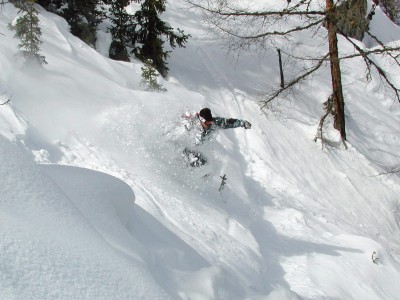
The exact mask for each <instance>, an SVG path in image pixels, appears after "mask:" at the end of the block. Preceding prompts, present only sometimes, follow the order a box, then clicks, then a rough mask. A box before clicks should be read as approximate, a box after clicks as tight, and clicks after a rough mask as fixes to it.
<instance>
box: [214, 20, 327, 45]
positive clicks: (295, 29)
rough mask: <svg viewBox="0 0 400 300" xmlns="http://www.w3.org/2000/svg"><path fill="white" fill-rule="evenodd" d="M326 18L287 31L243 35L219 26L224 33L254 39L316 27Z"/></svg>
mask: <svg viewBox="0 0 400 300" xmlns="http://www.w3.org/2000/svg"><path fill="white" fill-rule="evenodd" d="M324 20H325V19H318V20H317V21H315V22H311V23H308V24H306V25H304V26H297V27H295V28H291V29H289V30H286V31H270V32H263V33H261V34H258V35H254V36H241V35H238V34H235V33H233V32H231V31H229V30H226V29H224V28H221V27H218V29H220V30H221V31H223V32H224V33H227V34H230V35H232V36H234V37H236V38H239V39H244V40H252V39H260V38H264V37H267V36H270V35H274V36H279V35H281V36H284V35H288V34H291V33H293V32H297V31H302V30H307V29H310V28H311V27H314V26H316V25H318V24H320V23H322V22H324Z"/></svg>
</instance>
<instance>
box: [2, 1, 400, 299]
mask: <svg viewBox="0 0 400 300" xmlns="http://www.w3.org/2000/svg"><path fill="white" fill-rule="evenodd" d="M17 15H18V10H17V9H15V8H14V7H13V6H12V5H11V4H6V5H5V6H3V7H2V9H1V11H0V32H1V33H2V34H3V35H1V36H0V49H1V51H0V69H1V72H0V95H2V96H1V103H3V102H5V100H7V99H8V98H10V97H11V101H10V102H9V103H8V104H5V105H1V106H0V253H1V254H0V299H24V300H26V299H119V300H120V299H269V300H272V299H274V300H275V299H279V300H280V299H385V300H389V299H399V298H398V297H399V295H400V285H399V282H400V242H399V233H400V202H399V201H400V198H399V195H400V178H399V173H395V174H391V173H389V174H383V173H385V172H386V171H388V170H393V169H396V168H397V169H398V168H399V166H400V154H399V153H400V126H399V124H400V103H398V102H397V100H396V99H395V98H394V96H393V94H392V93H391V92H390V90H387V89H385V88H382V83H381V81H380V80H379V78H378V77H377V76H376V74H373V75H374V78H373V80H372V81H371V82H370V83H369V84H366V83H365V66H364V64H363V61H362V60H361V59H353V60H346V61H344V62H343V63H342V71H343V85H344V93H345V99H346V114H347V119H346V122H347V132H348V149H345V148H344V147H343V145H341V144H340V142H339V138H338V133H337V132H336V131H335V130H333V129H331V124H328V125H327V127H326V132H325V137H326V138H329V139H330V140H331V141H333V144H334V145H333V146H327V145H325V146H324V147H322V145H321V142H320V141H318V142H314V140H313V139H314V136H315V134H316V132H317V127H318V122H319V119H320V117H321V116H322V115H323V113H324V112H323V106H322V103H323V102H324V101H325V100H326V99H327V98H328V95H329V93H330V90H331V86H330V79H329V78H330V77H329V65H326V66H324V68H323V70H321V71H320V72H319V73H318V74H317V75H315V76H314V77H312V78H311V80H309V81H307V82H305V83H304V84H303V85H302V86H301V87H299V88H297V89H296V94H295V97H294V99H292V100H289V101H288V100H285V99H278V101H277V102H276V103H275V104H274V105H273V107H272V109H271V110H270V111H269V112H268V113H267V114H263V113H262V112H261V110H260V106H259V104H258V103H257V100H258V95H259V94H260V93H261V92H262V91H265V90H269V89H271V88H277V87H278V86H279V67H278V61H277V55H276V50H275V49H271V50H268V51H266V52H264V53H242V55H241V56H239V57H237V56H234V55H232V54H227V53H226V51H225V50H223V49H221V44H220V43H219V38H218V37H216V36H215V35H214V34H212V33H211V32H209V31H208V29H207V28H206V27H202V26H201V16H200V14H199V13H198V12H194V11H190V10H188V9H186V8H185V7H184V5H183V4H182V1H179V0H170V1H168V10H167V12H166V13H165V15H164V16H163V17H164V18H165V20H166V21H168V22H169V23H170V24H171V25H172V26H174V27H179V28H181V29H184V30H185V31H186V32H187V33H190V34H191V35H192V37H191V38H190V40H189V43H188V45H187V47H186V48H185V49H175V50H174V52H172V54H171V58H170V60H169V67H170V75H169V77H168V78H167V79H165V80H164V79H162V80H161V81H160V83H161V84H162V85H163V86H164V87H166V88H167V89H168V92H166V93H161V94H160V93H151V92H147V91H145V90H144V88H143V87H142V86H140V84H139V82H140V80H141V78H140V72H141V71H140V68H141V65H142V64H141V63H140V62H139V61H136V60H133V61H132V62H131V63H124V62H117V61H112V60H110V59H108V58H107V57H106V52H107V48H108V44H107V43H109V42H110V37H109V35H108V34H106V33H105V32H102V33H99V40H98V47H97V48H98V49H99V52H97V51H96V50H94V49H92V48H91V47H89V46H88V45H86V44H85V43H83V42H82V41H80V40H79V39H78V38H76V37H74V36H72V35H71V34H70V33H69V30H68V25H67V23H66V22H65V21H64V20H63V19H61V18H60V17H58V16H55V15H53V14H51V13H48V12H46V11H44V10H40V26H41V28H42V32H43V35H42V41H43V44H42V45H41V48H42V54H43V55H44V56H45V57H46V60H47V62H48V64H47V65H45V66H43V68H29V69H27V68H26V67H24V65H23V64H22V63H21V62H18V61H17V60H16V58H15V55H14V54H15V53H16V52H17V45H18V40H17V39H15V38H14V37H13V36H14V33H13V32H12V31H10V29H8V27H7V25H8V24H9V23H11V22H12V21H13V20H14V19H15V18H16V16H17ZM374 22H375V23H373V24H372V28H373V30H374V34H377V35H379V34H382V36H383V37H382V39H385V42H393V43H396V37H400V30H399V29H398V28H397V27H396V26H394V25H393V24H392V23H390V21H389V20H388V19H387V18H386V17H385V16H384V15H383V14H382V13H380V12H379V11H378V13H377V14H376V16H375V18H374ZM374 24H375V25H374ZM323 35H324V32H322V31H321V32H319V33H317V34H316V35H314V36H313V38H312V39H308V40H306V39H305V35H304V37H299V39H303V38H304V39H303V41H304V42H305V44H304V45H300V46H299V47H298V49H297V51H298V52H299V53H308V52H309V51H313V52H314V53H317V52H320V53H323V52H324V51H326V43H324V41H325V40H324V37H323ZM359 44H360V45H362V44H361V43H359ZM364 46H365V47H366V46H368V45H367V44H365V45H364ZM340 47H341V48H340V49H341V51H343V52H346V51H353V50H352V47H351V45H349V44H348V43H347V42H346V41H345V40H343V39H340ZM376 61H377V62H378V63H380V64H382V65H384V66H385V67H386V68H387V69H388V70H389V71H390V72H391V73H390V76H391V78H392V80H394V81H396V82H397V84H398V85H400V79H399V78H398V74H399V73H398V70H397V69H396V68H395V66H392V65H390V63H389V61H386V60H383V59H378V58H377V60H376ZM289 62H290V61H289V60H287V59H285V58H284V63H285V64H284V66H285V70H286V71H287V77H288V78H290V76H291V74H295V73H296V72H297V71H298V70H299V66H297V65H293V64H290V63H289ZM3 100H4V101H3ZM1 103H0V104H1ZM202 107H210V108H211V109H212V111H213V114H214V115H216V116H223V117H234V118H240V119H246V120H249V121H250V122H251V123H252V125H253V127H252V129H251V130H244V129H243V128H237V129H228V130H223V131H219V133H218V134H217V135H216V137H215V138H214V139H213V140H211V141H208V142H207V143H205V144H204V145H202V146H201V147H202V148H201V151H202V152H203V153H204V154H205V155H206V156H207V158H208V161H209V163H208V164H207V166H206V167H204V168H199V169H192V168H190V167H188V166H186V164H185V161H184V160H183V159H182V157H181V152H182V150H183V149H184V147H186V146H189V147H194V146H193V141H192V137H191V136H190V135H186V133H185V132H184V131H182V128H181V127H180V122H181V120H180V116H181V114H183V113H184V112H186V111H198V110H199V109H201V108H202ZM329 122H331V121H329ZM205 174H209V176H207V177H205V178H203V175H205ZM224 174H226V176H227V178H228V179H227V184H226V185H225V187H224V189H223V190H221V191H220V192H219V187H220V183H221V178H220V176H222V175H224ZM374 251H375V252H376V253H377V256H378V259H377V260H375V263H374V262H373V261H372V254H373V252H374Z"/></svg>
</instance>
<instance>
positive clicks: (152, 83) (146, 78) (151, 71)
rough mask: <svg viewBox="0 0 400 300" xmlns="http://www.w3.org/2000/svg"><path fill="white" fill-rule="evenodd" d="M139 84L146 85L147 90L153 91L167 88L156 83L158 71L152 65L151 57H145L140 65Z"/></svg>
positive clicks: (163, 90)
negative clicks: (141, 65) (140, 78)
mask: <svg viewBox="0 0 400 300" xmlns="http://www.w3.org/2000/svg"><path fill="white" fill-rule="evenodd" d="M141 85H145V86H147V90H148V91H154V92H166V91H167V89H165V88H163V87H162V85H160V84H159V83H158V72H157V70H156V69H155V68H154V67H153V61H152V60H151V59H147V60H146V61H145V62H144V65H143V67H142V81H141Z"/></svg>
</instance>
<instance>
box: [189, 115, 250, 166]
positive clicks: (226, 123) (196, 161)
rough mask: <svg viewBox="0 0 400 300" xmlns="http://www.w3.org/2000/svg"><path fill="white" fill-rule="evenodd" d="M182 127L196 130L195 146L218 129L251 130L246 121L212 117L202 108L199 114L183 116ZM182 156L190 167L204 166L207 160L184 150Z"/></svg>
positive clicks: (196, 153)
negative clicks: (241, 128)
mask: <svg viewBox="0 0 400 300" xmlns="http://www.w3.org/2000/svg"><path fill="white" fill-rule="evenodd" d="M183 117H184V118H185V122H184V126H185V128H186V130H188V131H190V130H192V129H194V128H195V129H196V130H198V132H197V134H196V141H195V142H196V144H197V145H199V144H201V143H203V142H204V141H205V140H207V139H208V138H209V137H210V136H211V135H212V133H213V132H215V131H216V130H219V129H228V128H237V127H244V128H245V129H251V124H250V122H249V121H247V120H240V119H233V118H229V119H228V118H222V117H213V116H212V113H211V110H210V109H209V108H207V107H206V108H203V109H202V110H200V112H199V113H195V114H189V113H187V114H185V115H183ZM183 155H184V156H185V157H186V158H187V159H188V161H189V164H190V166H192V167H198V166H201V165H204V164H205V163H206V162H207V159H206V158H205V157H204V156H203V155H202V154H201V153H200V152H198V151H193V150H191V149H188V148H185V150H184V151H183Z"/></svg>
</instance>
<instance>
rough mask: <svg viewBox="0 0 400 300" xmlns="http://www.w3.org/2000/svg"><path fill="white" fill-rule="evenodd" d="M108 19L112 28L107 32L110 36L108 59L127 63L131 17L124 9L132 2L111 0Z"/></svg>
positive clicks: (128, 0)
mask: <svg viewBox="0 0 400 300" xmlns="http://www.w3.org/2000/svg"><path fill="white" fill-rule="evenodd" d="M109 2H110V3H109V4H110V11H109V19H110V21H111V24H112V26H111V27H110V28H109V31H110V33H111V36H112V40H113V41H112V43H111V45H110V51H109V57H110V58H112V59H115V60H122V61H129V55H128V50H127V46H128V45H129V43H130V32H131V30H132V22H133V16H132V15H130V14H128V13H127V11H126V10H125V7H126V6H127V5H128V4H130V3H131V2H132V0H111V1H109Z"/></svg>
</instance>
